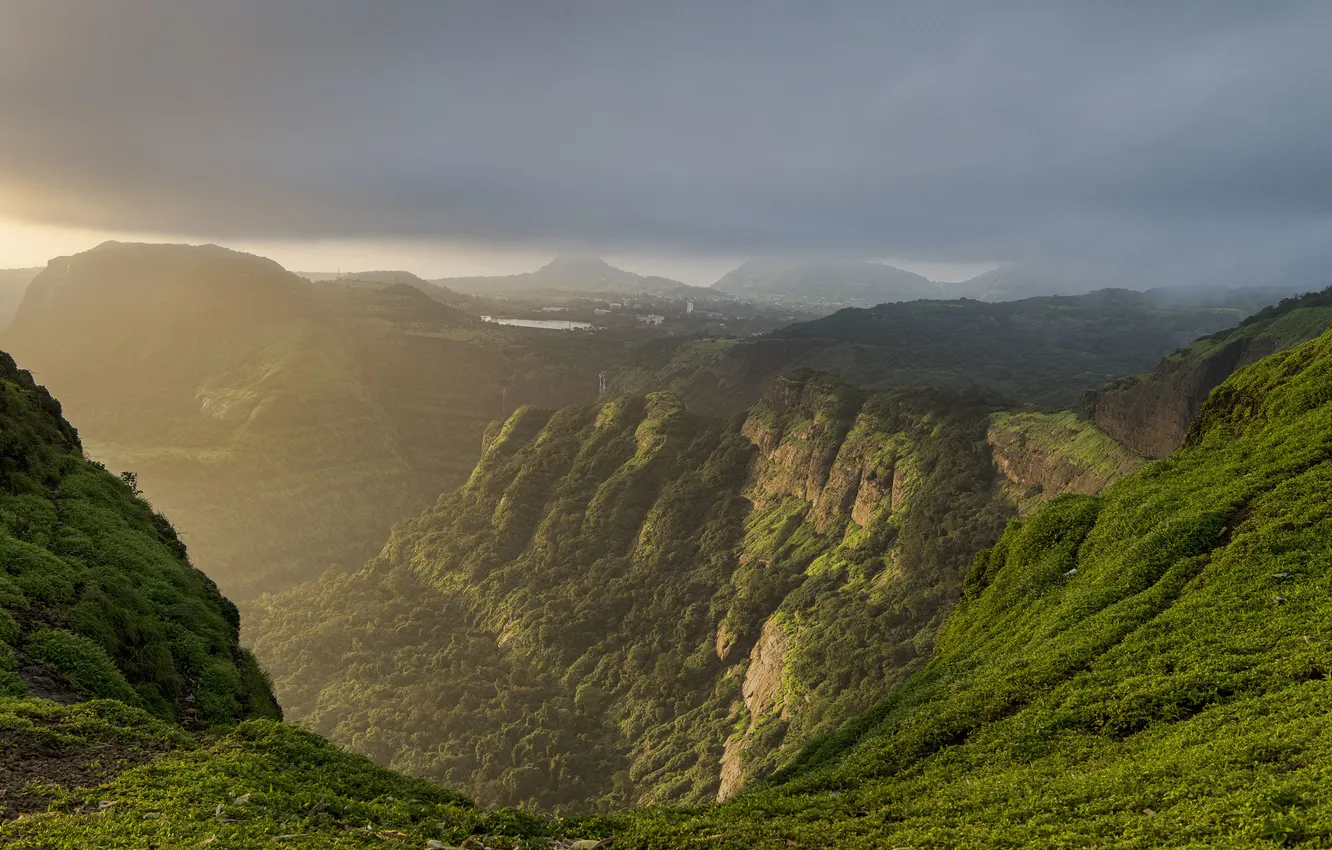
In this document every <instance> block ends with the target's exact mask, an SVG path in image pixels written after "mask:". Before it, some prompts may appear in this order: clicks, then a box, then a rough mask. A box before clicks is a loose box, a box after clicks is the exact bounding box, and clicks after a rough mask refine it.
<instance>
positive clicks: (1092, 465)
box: [986, 411, 1143, 512]
mask: <svg viewBox="0 0 1332 850" xmlns="http://www.w3.org/2000/svg"><path fill="white" fill-rule="evenodd" d="M986 442H987V443H988V444H989V446H990V451H991V452H992V453H993V455H994V464H995V468H996V469H998V470H999V472H1000V474H1002V475H1003V476H1004V477H1005V478H1006V479H1007V480H1008V481H1009V483H1010V485H1011V487H1012V488H1013V494H1014V497H1015V500H1016V501H1017V502H1018V505H1019V510H1020V511H1023V512H1025V510H1026V509H1028V508H1031V507H1035V505H1036V504H1039V502H1041V501H1044V500H1046V499H1050V498H1053V497H1055V496H1059V495H1062V494H1064V493H1083V494H1086V495H1093V494H1095V493H1098V492H1100V490H1101V488H1103V487H1105V486H1106V485H1107V484H1109V483H1110V482H1111V481H1114V480H1115V479H1116V478H1119V477H1122V476H1124V475H1127V474H1129V473H1130V472H1133V471H1134V470H1136V469H1137V468H1138V467H1140V466H1142V464H1143V459H1142V458H1141V457H1139V456H1137V455H1135V454H1133V453H1132V452H1130V451H1128V450H1127V449H1125V448H1124V447H1123V446H1120V445H1119V444H1118V443H1116V442H1115V441H1114V440H1112V439H1110V437H1109V436H1108V435H1107V434H1105V433H1104V432H1103V431H1101V430H1100V429H1099V428H1097V427H1096V426H1095V425H1093V424H1091V423H1090V422H1085V421H1082V420H1080V419H1078V418H1076V417H1075V416H1074V415H1073V414H1072V413H1069V412H1067V411H1065V412H1063V413H1057V414H1046V413H1018V414H1010V413H1000V414H995V415H994V416H993V417H991V419H990V428H989V430H988V432H987V433H986Z"/></svg>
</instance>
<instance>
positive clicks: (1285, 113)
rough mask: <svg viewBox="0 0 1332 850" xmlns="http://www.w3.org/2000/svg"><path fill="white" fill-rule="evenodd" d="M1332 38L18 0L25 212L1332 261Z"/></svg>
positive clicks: (79, 218) (12, 199) (1171, 14)
mask: <svg viewBox="0 0 1332 850" xmlns="http://www.w3.org/2000/svg"><path fill="white" fill-rule="evenodd" d="M1329 35H1332V4H1329V3H1325V2H1306V3H1279V2H1271V3H1250V2H1231V3H1226V2H1206V3H1204V2H1187V3H1186V2H1177V3H1156V2H1152V3H1148V2H1141V3H1134V2H1120V3H1099V2H1098V3H1071V2H1049V3H996V2H990V0H983V2H982V0H977V2H972V3H930V4H924V3H888V2H880V1H879V0H866V2H835V0H832V1H827V2H811V1H810V0H805V2H780V0H768V1H767V2H752V3H741V2H725V0H710V1H709V2H693V0H688V2H686V0H670V2H654V3H633V2H614V1H613V0H606V1H605V2H556V1H555V0H549V1H547V0H530V2H522V3H520V2H501V0H491V2H484V1H483V0H478V2H472V3H461V2H442V0H432V1H431V2H426V0H398V2H392V0H375V1H374V2H368V0H367V2H359V3H353V2H337V1H336V0H308V2H306V1H305V0H286V2H284V0H226V2H216V1H215V2H205V0H117V2H114V3H108V2H102V0H96V1H95V2H94V0H85V2H67V0H4V2H0V116H3V119H2V120H3V125H2V126H0V202H3V203H7V204H9V206H10V208H11V210H13V211H15V212H18V213H20V214H24V215H28V216H34V217H42V218H45V219H47V220H52V221H59V222H68V223H77V224H83V225H94V226H100V227H114V228H122V229H124V228H135V229H148V230H166V231H174V232H186V233H198V234H208V235H217V236H223V237H282V238H291V237H298V238H299V237H321V238H325V237H326V238H337V237H346V236H356V237H380V236H384V237H390V236H391V237H398V236H408V237H413V236H448V237H466V238H476V239H484V240H489V241H496V242H506V241H512V242H528V241H542V240H577V241H583V242H587V243H590V244H594V245H597V246H607V247H609V246H616V245H627V244H637V245H656V246H670V247H674V248H679V249H682V250H691V251H698V250H727V251H757V250H772V249H777V248H781V249H795V250H829V249H840V250H851V251H877V252H900V253H920V254H931V255H934V256H936V257H944V256H947V257H956V258H965V257H991V256H999V257H1003V256H1014V257H1021V256H1030V255H1033V254H1044V255H1061V256H1074V257H1095V256H1114V257H1117V258H1120V259H1127V260H1130V261H1135V260H1151V261H1154V262H1162V261H1187V262H1194V261H1197V260H1209V259H1210V258H1216V262H1218V263H1221V264H1225V263H1229V262H1232V261H1233V260H1234V259H1235V258H1239V257H1246V258H1249V259H1250V260H1251V261H1259V260H1254V258H1262V257H1265V256H1267V255H1268V254H1272V255H1276V256H1279V257H1286V256H1294V255H1296V254H1299V255H1301V256H1312V255H1317V254H1319V252H1321V251H1324V250H1327V247H1326V246H1328V245H1329V244H1332V240H1329V239H1328V237H1329V236H1332V155H1330V154H1329V147H1330V145H1329V141H1332V97H1329V92H1332V60H1329V59H1328V58H1327V56H1328V44H1327V41H1328V37H1329ZM1311 252H1312V253H1311Z"/></svg>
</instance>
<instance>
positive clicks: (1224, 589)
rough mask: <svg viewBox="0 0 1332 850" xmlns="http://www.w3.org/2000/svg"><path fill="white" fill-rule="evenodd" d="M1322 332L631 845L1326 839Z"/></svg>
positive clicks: (1024, 531) (641, 830) (1029, 525)
mask: <svg viewBox="0 0 1332 850" xmlns="http://www.w3.org/2000/svg"><path fill="white" fill-rule="evenodd" d="M1330 504H1332V336H1329V335H1324V336H1323V337H1321V338H1320V339H1319V340H1317V341H1316V342H1313V343H1311V344H1308V345H1306V346H1304V347H1301V348H1298V349H1295V350H1293V351H1288V352H1284V353H1281V354H1277V355H1274V356H1272V357H1269V358H1267V359H1265V360H1263V361H1262V362H1261V363H1259V364H1257V365H1255V366H1251V367H1249V368H1248V369H1245V370H1243V371H1241V372H1239V373H1238V374H1236V375H1235V376H1234V377H1233V378H1231V379H1230V380H1229V381H1228V382H1227V383H1226V384H1224V385H1223V386H1222V387H1221V388H1219V389H1218V390H1217V391H1216V392H1214V393H1213V394H1212V397H1211V399H1210V400H1209V401H1208V402H1207V404H1206V405H1205V406H1204V408H1203V410H1202V411H1201V413H1200V414H1199V417H1198V419H1197V421H1196V423H1195V425H1194V427H1193V429H1192V431H1191V434H1190V437H1189V440H1188V443H1187V445H1186V446H1185V447H1184V448H1183V449H1182V450H1181V451H1179V452H1178V453H1177V454H1175V455H1174V456H1172V457H1171V458H1169V459H1168V460H1164V461H1160V462H1157V463H1154V464H1150V465H1148V466H1147V467H1145V468H1144V469H1143V470H1141V471H1140V472H1138V473H1136V474H1134V475H1132V476H1130V477H1128V478H1125V479H1121V480H1120V481H1118V482H1117V483H1115V484H1112V485H1111V486H1110V487H1109V488H1107V489H1106V490H1105V491H1104V493H1103V494H1102V495H1101V496H1099V497H1091V496H1066V497H1063V498H1062V499H1058V500H1056V501H1054V502H1052V503H1050V504H1048V505H1047V506H1045V507H1044V508H1043V509H1041V510H1039V511H1037V512H1035V513H1033V514H1032V515H1030V516H1028V517H1027V518H1025V519H1023V520H1020V521H1013V522H1011V523H1010V524H1009V526H1008V529H1007V531H1006V532H1005V534H1004V536H1003V538H1002V539H1001V540H1000V541H999V543H998V544H997V545H996V546H994V547H993V548H992V549H990V550H988V551H986V552H984V553H982V554H981V555H980V556H978V557H977V559H976V562H975V564H974V566H973V567H972V570H971V572H970V573H969V574H968V577H967V581H966V596H967V598H966V600H965V601H964V602H963V603H962V604H961V605H960V606H959V607H958V608H956V609H955V610H954V612H953V614H952V616H951V617H950V620H949V622H948V624H947V626H946V627H945V628H944V630H943V631H942V633H941V634H940V637H939V640H938V644H937V648H936V651H935V654H934V657H933V659H932V660H931V661H930V663H929V664H928V665H927V666H926V667H925V668H924V669H923V670H922V671H920V672H919V673H917V674H916V675H914V676H913V677H912V678H911V679H910V680H909V681H907V682H906V683H905V684H904V685H903V686H902V687H899V688H897V689H895V690H894V691H893V693H892V694H891V695H890V696H889V697H888V698H887V699H885V700H884V701H882V702H881V703H879V704H878V705H877V706H875V707H874V708H873V709H872V710H870V711H869V712H866V713H865V714H863V715H862V716H861V717H859V718H857V719H856V720H855V721H854V722H852V723H850V724H847V725H846V726H844V727H843V728H842V729H841V730H839V731H838V732H837V733H836V734H834V735H831V736H828V737H826V738H824V739H822V740H821V741H818V742H816V743H815V744H812V745H811V746H809V747H807V748H806V749H805V750H804V751H803V752H802V753H801V754H800V756H799V757H797V758H796V759H794V760H793V761H792V762H791V763H790V764H789V765H788V766H786V767H785V769H783V770H782V771H781V772H779V773H778V774H776V775H775V776H774V777H772V778H771V779H770V780H769V782H768V783H767V784H766V785H765V786H764V787H762V788H760V789H757V790H755V791H753V792H751V793H748V794H745V795H743V796H742V797H741V798H740V799H738V800H736V801H735V802H733V803H730V804H727V805H723V806H719V807H711V808H705V809H694V810H679V809H676V810H648V811H643V812H636V813H629V814H628V815H625V816H622V817H619V818H616V819H613V820H610V821H606V822H603V824H602V826H601V828H603V829H606V830H614V831H618V832H620V833H621V841H622V842H623V846H629V847H636V848H667V847H670V848H674V847H682V846H695V844H697V845H699V846H702V844H703V843H704V841H705V838H706V840H707V846H715V847H734V848H740V847H786V846H792V844H791V842H794V846H803V847H836V846H845V847H859V846H867V845H871V846H880V845H881V846H909V847H918V848H934V847H937V848H944V847H959V846H975V847H981V846H984V847H1029V846H1042V847H1090V846H1114V847H1142V848H1148V847H1163V846H1180V847H1184V846H1187V847H1279V846H1287V847H1289V846H1309V847H1321V846H1326V844H1327V842H1328V840H1329V839H1330V838H1332V808H1329V805H1328V796H1327V786H1328V780H1329V776H1328V765H1329V764H1332V737H1329V734H1328V729H1327V724H1326V722H1325V719H1326V716H1327V713H1328V711H1329V709H1330V708H1332V685H1330V684H1329V679H1328V670H1329V656H1328V646H1329V641H1332V633H1329V630H1328V625H1327V616H1326V613H1327V598H1328V593H1329V590H1332V587H1330V586H1329V583H1330V582H1332V551H1330V550H1329V548H1328V543H1327V541H1328V540H1329V532H1332V513H1330V512H1329V507H1328V506H1329V505H1330Z"/></svg>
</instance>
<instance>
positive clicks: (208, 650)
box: [0, 354, 280, 726]
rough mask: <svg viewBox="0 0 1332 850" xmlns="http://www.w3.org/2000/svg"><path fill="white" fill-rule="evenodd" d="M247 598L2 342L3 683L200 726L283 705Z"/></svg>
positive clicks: (15, 691) (3, 687) (2, 688)
mask: <svg viewBox="0 0 1332 850" xmlns="http://www.w3.org/2000/svg"><path fill="white" fill-rule="evenodd" d="M239 627H240V618H239V615H238V613H237V611H236V607H235V606H234V605H232V604H231V603H230V602H228V601H227V600H226V599H224V598H223V597H222V596H221V594H219V593H218V590H217V587H216V585H214V584H213V582H212V581H211V580H210V579H209V578H208V577H207V576H205V575H204V574H203V573H201V572H199V571H198V570H196V569H194V568H193V567H191V566H190V563H189V561H188V560H186V552H185V546H184V545H183V544H182V543H181V541H180V539H179V538H178V537H177V535H176V532H175V530H174V529H173V528H172V527H171V524H170V523H169V522H167V520H166V518H165V517H163V516H162V515H161V514H159V513H156V512H155V511H154V510H153V509H152V507H151V506H149V505H148V504H147V503H146V502H144V501H143V500H142V499H140V498H138V494H137V492H136V491H135V489H134V487H133V482H132V481H125V480H122V479H120V478H118V477H116V476H114V475H112V474H111V473H109V472H107V471H106V470H105V469H104V468H103V467H102V466H101V465H100V464H97V463H93V462H90V461H88V460H85V459H84V457H83V453H82V446H81V445H80V443H79V438H78V434H77V433H76V432H75V430H74V429H73V428H72V427H70V425H69V424H68V423H67V422H65V420H64V419H63V418H62V417H61V411H60V405H59V404H58V403H57V402H56V401H55V400H54V399H53V398H52V397H51V396H50V395H49V394H48V393H47V392H46V390H45V389H43V388H42V387H39V386H37V385H36V383H34V382H33V380H32V376H31V375H29V374H28V373H27V372H25V371H22V370H20V369H19V368H18V367H17V366H16V365H15V364H14V361H13V360H12V359H11V358H10V357H9V355H7V354H0V695H4V696H22V695H26V694H28V693H29V692H31V693H33V694H34V695H37V696H46V697H51V698H56V699H79V698H88V697H106V698H112V699H117V700H120V701H121V702H123V703H126V704H128V705H134V706H140V707H142V708H144V709H146V710H147V711H149V712H151V713H152V714H154V715H157V716H159V717H162V718H166V719H170V720H175V721H178V722H181V723H185V724H187V725H193V726H211V725H216V724H219V723H227V722H231V721H233V720H235V719H236V718H239V717H247V716H260V717H264V716H268V717H276V716H280V712H279V710H278V708H277V706H276V704H275V703H274V702H273V698H272V695H271V694H270V693H269V689H268V685H267V682H266V681H265V679H264V676H263V673H262V672H261V671H260V670H259V667H258V665H257V664H256V663H255V661H254V658H253V657H252V656H251V655H250V654H249V653H248V652H246V651H245V650H243V649H241V648H240V646H239V644H238V632H239Z"/></svg>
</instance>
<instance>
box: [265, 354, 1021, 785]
mask: <svg viewBox="0 0 1332 850" xmlns="http://www.w3.org/2000/svg"><path fill="white" fill-rule="evenodd" d="M987 413H988V408H985V407H984V406H982V405H979V404H977V403H975V402H967V401H964V400H962V399H959V398H954V397H950V396H945V395H940V394H935V393H929V394H919V395H917V396H914V397H905V396H886V395H880V396H872V397H868V398H866V397H864V396H862V395H861V394H860V393H858V392H856V391H854V390H852V389H851V388H849V387H846V386H845V385H842V384H840V383H838V382H836V381H835V380H832V379H829V378H827V377H820V376H814V375H800V376H795V377H790V378H786V379H783V380H781V381H778V382H777V384H776V385H774V387H773V389H772V390H771V392H770V393H769V394H768V396H767V397H766V399H765V401H764V403H763V404H761V405H759V406H758V407H757V408H755V409H754V410H753V411H752V412H751V414H750V415H749V416H748V417H738V418H733V419H731V420H728V421H719V420H711V419H706V418H700V417H697V416H694V415H691V414H689V413H687V412H686V411H685V410H684V408H683V406H682V405H681V404H680V402H679V400H678V399H677V398H675V397H674V396H672V395H670V394H655V395H650V396H647V397H646V398H643V397H621V398H617V399H615V400H613V401H609V402H606V403H604V404H598V405H587V406H576V407H572V408H565V409H563V410H560V411H558V412H554V413H552V412H551V411H540V410H536V409H523V410H520V411H518V412H517V413H515V414H514V415H513V416H512V417H510V418H509V419H508V420H507V421H506V422H504V423H503V424H502V425H497V426H495V428H494V430H493V431H492V432H491V433H490V434H489V435H488V438H487V448H486V450H485V453H484V454H483V456H482V460H481V462H480V464H479V465H478V466H477V469H476V471H475V472H474V473H473V475H472V477H471V479H470V480H469V481H468V483H467V484H466V485H465V486H464V487H463V488H461V489H459V490H458V491H457V492H455V493H453V494H450V495H448V496H445V497H444V498H442V499H441V500H440V502H439V504H438V505H437V506H436V507H435V508H434V509H433V510H431V511H428V512H427V513H426V514H424V515H423V516H422V517H421V518H419V519H417V520H414V521H412V522H408V523H405V524H403V525H402V526H400V527H399V528H398V529H397V530H396V531H395V532H394V534H393V537H392V538H391V539H390V541H389V543H388V545H387V547H386V548H385V550H384V553H383V554H382V555H381V556H380V557H378V558H376V559H375V560H373V561H371V563H370V564H369V565H368V566H367V567H366V568H365V569H364V570H362V571H360V572H359V573H356V574H353V575H346V574H343V573H340V572H333V573H330V574H329V575H326V576H325V577H324V578H323V579H321V580H320V581H318V582H315V583H313V584H311V585H307V586H301V587H298V588H295V589H293V590H292V591H290V592H288V593H285V594H282V595H280V596H277V597H273V598H266V599H264V600H261V601H260V603H259V605H258V606H257V610H256V612H255V616H254V617H253V619H251V620H250V622H249V624H248V625H247V629H248V630H249V631H248V634H250V635H251V636H252V640H253V645H254V647H255V650H256V652H257V653H259V654H260V655H261V657H263V658H265V659H266V660H267V663H268V665H269V669H270V670H271V671H272V673H273V675H274V677H275V680H276V685H277V688H278V691H279V693H280V695H281V699H282V701H283V704H284V706H285V707H286V708H287V710H288V711H289V712H290V714H291V715H292V716H293V717H295V718H298V719H301V720H302V721H304V722H307V723H308V724H310V726H311V727H312V728H314V729H315V730H317V731H319V732H321V733H323V734H326V735H328V736H330V737H332V738H333V739H334V740H338V741H341V742H344V743H346V744H348V745H349V746H350V747H352V748H353V749H354V750H356V751H358V752H361V753H365V754H367V755H370V756H371V757H373V758H375V759H376V760H377V761H379V762H381V763H384V764H388V765H391V766H393V767H395V768H398V769H402V770H406V771H409V772H412V773H416V774H418V775H423V776H429V777H433V778H436V779H438V780H440V781H442V782H444V783H445V784H448V785H451V786H455V787H459V788H461V789H463V790H465V791H467V792H468V793H470V794H472V795H474V796H475V797H477V798H478V799H479V800H481V801H483V802H485V803H488V804H496V803H509V804H516V803H532V804H538V805H542V806H546V807H587V806H597V807H603V808H604V807H607V806H612V805H627V804H629V803H632V802H636V801H671V800H675V801H679V800H692V801H701V800H706V799H712V798H715V797H717V796H718V795H719V793H720V794H721V795H723V796H725V795H729V794H731V793H733V792H734V791H735V789H736V788H737V787H739V785H740V784H741V781H742V779H744V778H745V777H752V776H758V775H762V774H763V773H765V772H768V771H770V770H771V769H772V768H773V767H775V766H776V765H778V764H780V763H781V762H782V761H783V760H784V759H785V758H787V757H789V756H790V755H791V754H792V753H793V752H794V751H795V750H796V749H797V748H798V747H799V746H800V745H802V744H803V743H804V742H806V741H808V740H810V739H811V738H813V737H815V736H817V735H820V734H824V733H827V732H830V731H832V730H833V729H835V728H837V726H838V725H839V724H840V723H842V722H843V721H845V720H847V719H848V718H850V717H852V716H854V715H855V714H856V713H857V712H859V711H860V710H862V709H864V708H865V707H867V706H868V705H869V704H871V703H872V702H873V701H874V700H875V699H876V698H878V697H879V696H880V695H881V694H882V693H884V692H885V691H886V690H887V689H888V688H889V687H890V686H891V685H892V684H893V683H894V682H897V681H899V680H900V679H901V678H902V677H903V676H904V675H905V674H906V673H907V672H909V671H910V670H912V669H914V667H915V666H917V665H918V664H919V663H920V661H921V660H922V659H923V658H924V657H926V656H927V655H928V652H929V649H930V646H931V642H932V638H933V634H934V631H935V629H936V628H937V626H938V623H939V622H940V621H941V619H942V616H943V614H944V612H945V611H946V610H947V609H948V607H949V606H950V605H951V604H952V603H953V602H954V601H955V600H956V598H957V597H958V594H959V591H960V583H961V575H962V572H963V571H964V569H965V567H966V566H967V564H968V563H969V561H970V558H971V556H972V554H973V553H974V552H975V551H976V550H978V549H979V548H980V547H982V546H984V545H987V544H988V543H990V542H992V541H993V540H994V539H995V538H996V537H997V536H998V533H999V530H1000V528H1001V526H1002V522H1003V518H1004V517H1005V516H1007V515H1008V514H1009V513H1011V507H1009V506H1008V503H1007V502H1006V501H1004V499H1003V498H1002V497H1001V496H1000V495H999V494H998V491H997V489H996V488H995V487H994V486H993V482H992V479H993V469H992V466H991V463H990V459H989V454H988V450H987V448H986V445H985V431H986V424H987V419H986V415H987Z"/></svg>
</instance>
